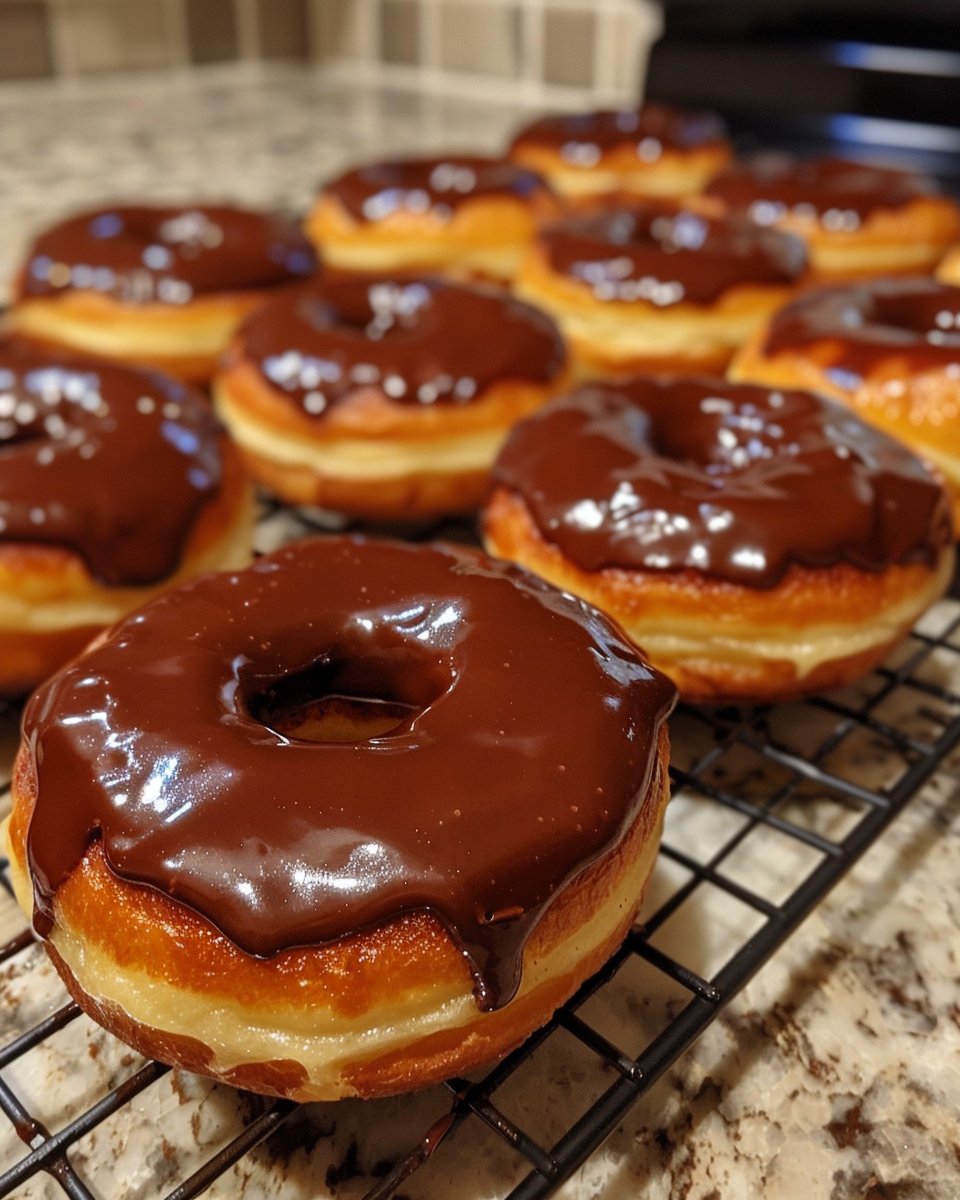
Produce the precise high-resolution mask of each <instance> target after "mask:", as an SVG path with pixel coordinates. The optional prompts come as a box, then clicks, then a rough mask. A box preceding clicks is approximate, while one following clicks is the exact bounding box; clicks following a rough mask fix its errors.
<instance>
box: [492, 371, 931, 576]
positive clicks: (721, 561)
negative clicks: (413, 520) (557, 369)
mask: <svg viewBox="0 0 960 1200" xmlns="http://www.w3.org/2000/svg"><path fill="white" fill-rule="evenodd" d="M493 478H494V483H495V485H499V486H501V487H505V488H509V489H512V490H513V491H515V492H517V493H519V494H520V495H521V496H522V497H523V499H524V500H525V501H526V504H527V506H528V508H529V509H530V512H531V513H532V515H533V519H534V521H535V522H536V524H537V527H538V529H539V530H540V532H541V534H542V535H543V537H544V538H546V539H547V540H548V541H550V542H553V543H554V544H556V545H557V546H559V547H560V549H561V550H562V551H563V553H564V554H565V555H566V556H567V557H568V558H570V559H572V560H573V561H574V562H575V563H577V565H578V566H580V567H583V568H584V569H585V570H588V571H595V570H599V569H601V568H603V567H626V568H632V569H639V570H646V571H664V572H671V571H672V572H680V571H688V570H689V571H695V572H697V573H700V574H704V575H710V576H714V577H716V578H718V579H723V580H726V581H728V582H730V583H734V584H740V585H747V586H749V587H757V588H769V587H774V586H775V585H776V584H777V583H779V582H780V580H781V579H782V578H783V576H784V574H785V573H786V571H787V569H788V568H789V567H790V565H791V564H798V565H801V566H805V567H829V566H832V565H834V564H835V563H840V562H846V563H850V564H852V565H853V566H855V567H859V568H861V569H862V570H866V571H881V570H883V569H884V568H885V567H887V566H889V565H890V564H891V563H903V562H912V561H915V560H917V561H923V562H930V563H932V562H934V561H936V559H937V557H938V555H939V553H940V551H941V550H942V548H943V547H944V546H946V545H948V544H949V542H950V539H951V527H950V510H949V505H948V502H947V498H946V496H945V494H944V492H943V489H942V488H941V487H940V486H939V485H938V484H937V482H936V481H935V480H934V478H933V477H932V476H931V475H930V473H929V472H928V471H927V470H926V469H925V468H924V466H923V465H922V463H921V462H920V461H919V459H917V458H916V457H914V455H912V454H911V453H910V452H909V451H908V450H907V449H905V448H904V447H903V446H901V445H900V444H899V443H898V442H895V441H894V440H893V439H892V438H888V437H886V436H885V435H884V434H882V433H880V432H878V431H877V430H874V429H871V428H870V427H868V426H867V425H865V424H863V422H862V421H860V420H858V419H857V418H856V417H855V416H853V415H852V414H851V413H850V412H849V411H848V410H847V409H845V408H843V407H841V406H840V405H838V404H834V403H833V402H831V401H829V400H825V399H823V398H822V397H819V396H815V395H813V394H812V393H810V392H799V391H770V390H768V389H767V388H761V387H753V386H747V385H742V384H734V383H726V382H724V381H722V380H711V379H675V380H654V379H634V380H630V381H628V382H624V383H618V384H610V385H591V386H588V387H584V388H581V389H580V390H579V391H577V392H575V393H574V394H573V395H571V396H569V397H567V398H565V399H563V400H561V401H559V402H556V403H554V404H551V405H549V406H548V407H547V408H545V409H542V410H541V411H540V412H539V413H537V414H536V415H535V416H533V417H532V418H530V419H528V420H527V421H524V422H522V423H521V424H520V425H519V426H518V427H517V428H516V429H515V430H514V431H513V433H512V434H511V436H510V438H509V439H508V441H507V444H506V445H505V446H504V448H503V450H502V452H501V454H500V457H499V459H498V461H497V463H496V465H495V467H494V472H493Z"/></svg>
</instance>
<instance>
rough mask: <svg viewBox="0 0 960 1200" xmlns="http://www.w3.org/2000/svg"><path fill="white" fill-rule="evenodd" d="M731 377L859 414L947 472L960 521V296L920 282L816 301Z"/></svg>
mask: <svg viewBox="0 0 960 1200" xmlns="http://www.w3.org/2000/svg"><path fill="white" fill-rule="evenodd" d="M730 375H731V378H733V379H740V380H752V381H754V382H757V383H765V384H768V385H771V386H773V387H802V388H812V389H814V390H816V391H820V392H824V393H825V394H826V395H828V396H833V397H834V398H835V399H837V400H839V401H841V402H842V403H843V404H845V405H847V407H848V408H852V409H854V410H855V411H856V412H857V413H858V414H859V415H860V416H861V417H862V418H863V419H864V420H865V421H868V422H869V423H870V424H871V425H876V426H877V427H878V428H880V429H884V430H886V432H887V433H891V434H893V435H894V436H895V437H897V438H899V439H900V440H901V441H902V442H905V443H906V444H907V445H908V446H910V447H911V448H912V449H913V450H915V451H916V452H917V453H918V454H921V455H922V456H923V457H924V458H927V459H929V460H930V461H931V462H932V463H934V464H935V465H936V466H937V467H938V468H939V469H940V471H942V473H943V475H944V477H945V478H946V480H947V484H948V486H949V488H950V491H951V494H952V496H953V503H954V510H955V514H956V515H957V517H958V518H960V288H955V287H950V286H948V285H947V284H943V283H937V282H935V281H934V280H933V279H925V278H915V279H878V280H875V281H873V282H870V283H862V284H859V285H855V286H849V287H835V288H824V289H822V290H819V291H815V292H811V293H810V294H809V295H806V296H803V297H801V298H800V299H798V300H795V301H794V302H793V303H792V304H790V305H788V306H787V307H786V308H784V309H782V310H781V311H780V312H778V313H776V314H774V316H773V317H772V318H771V320H770V323H769V325H768V327H767V328H765V329H763V330H760V331H759V332H758V333H757V335H756V336H755V337H754V338H753V339H752V340H751V341H750V342H749V343H748V344H747V345H746V346H745V347H744V348H743V350H742V351H741V353H740V354H739V355H738V356H737V358H736V359H735V360H734V362H733V363H732V364H731V367H730Z"/></svg>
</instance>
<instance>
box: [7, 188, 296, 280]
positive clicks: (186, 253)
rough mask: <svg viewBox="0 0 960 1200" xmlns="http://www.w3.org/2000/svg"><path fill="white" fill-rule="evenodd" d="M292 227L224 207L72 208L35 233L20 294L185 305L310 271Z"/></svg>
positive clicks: (279, 220) (277, 219)
mask: <svg viewBox="0 0 960 1200" xmlns="http://www.w3.org/2000/svg"><path fill="white" fill-rule="evenodd" d="M316 270H317V260H316V255H315V253H314V250H313V248H312V247H311V245H310V243H309V242H308V241H307V239H306V237H305V236H304V234H303V233H301V231H300V229H299V227H298V226H297V225H296V224H295V223H294V222H293V221H288V220H286V219H284V218H282V217H279V216H275V215H272V214H268V213H259V212H250V211H248V210H245V209H241V208H230V207H227V206H225V205H216V206H213V205H196V206H194V207H192V208H169V207H162V208H161V207H147V206H138V207H128V206H124V207H118V208H108V209H102V210H100V211H98V212H86V213H81V214H79V215H78V216H76V217H71V218H70V219H69V220H67V221H64V222H62V223H61V224H60V225H55V226H54V227H53V228H52V229H49V230H48V231H47V232H46V233H43V234H41V235H40V237H38V238H37V240H36V241H35V242H34V244H33V246H32V247H31V249H30V253H29V257H28V258H27V262H26V265H25V266H24V268H23V271H22V273H21V276H20V280H19V291H20V295H21V297H28V296H49V295H52V294H55V293H57V292H63V291H68V290H71V291H94V292H102V293H103V294H104V295H107V296H112V297H113V298H114V299H116V300H122V301H123V302H124V303H126V304H147V303H160V304H186V303H187V302H188V301H189V300H192V299H193V298H194V296H197V295H201V294H204V293H209V292H233V291H247V290H251V289H256V288H269V287H274V286H277V285H279V284H284V283H290V282H291V281H293V280H297V279H303V278H304V277H305V276H309V275H312V274H314V272H315V271H316Z"/></svg>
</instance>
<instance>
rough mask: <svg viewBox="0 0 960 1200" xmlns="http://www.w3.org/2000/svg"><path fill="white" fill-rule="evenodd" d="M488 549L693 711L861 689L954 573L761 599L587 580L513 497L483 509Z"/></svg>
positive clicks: (687, 578) (827, 581)
mask: <svg viewBox="0 0 960 1200" xmlns="http://www.w3.org/2000/svg"><path fill="white" fill-rule="evenodd" d="M483 540H484V545H485V546H486V548H487V550H488V551H489V553H491V554H494V555H496V556H497V557H499V558H504V559H506V560H508V561H510V562H517V563H521V564H522V565H524V566H525V567H527V568H528V569H529V570H531V571H534V572H536V574H538V575H540V576H541V577H542V578H544V579H546V580H548V581H549V582H550V583H552V584H553V585H554V586H555V587H559V588H563V589H564V590H565V591H568V592H571V593H572V594H573V595H575V596H580V597H581V598H582V599H584V600H586V601H587V602H588V603H590V604H593V605H595V606H596V607H597V608H599V609H600V610H601V612H606V613H608V614H609V615H610V616H611V617H613V618H614V619H615V620H616V621H617V622H618V623H619V624H620V625H621V626H622V627H623V629H624V630H625V631H626V633H627V635H628V637H630V639H631V640H632V641H633V642H635V643H636V644H637V645H639V646H642V647H643V649H644V651H645V653H646V654H648V655H649V657H650V660H651V662H653V663H654V664H655V665H656V666H657V667H658V668H659V669H660V670H661V671H663V672H664V674H666V675H669V676H670V678H671V679H672V680H673V681H674V683H675V684H676V685H677V688H678V689H679V691H680V694H681V695H682V696H683V697H684V699H685V700H688V701H690V702H693V703H701V704H720V703H737V704H740V703H752V702H757V703H767V702H769V701H770V700H772V699H776V700H788V699H793V698H795V697H799V696H804V695H809V694H811V693H815V692H821V691H825V690H828V689H830V688H836V687H844V686H846V685H848V684H850V683H852V682H854V681H855V680H856V679H858V678H860V677H861V676H863V675H864V674H866V673H867V672H868V671H870V670H872V669H873V668H874V667H875V666H877V665H878V664H879V663H881V662H882V661H883V659H884V658H885V657H886V656H887V654H888V653H889V652H890V651H891V650H892V649H893V647H894V646H896V645H897V644H898V643H899V642H900V641H901V640H902V639H903V637H904V636H905V635H906V634H907V633H908V632H909V630H910V629H911V628H912V626H913V625H914V624H915V622H916V620H917V618H918V617H919V616H920V614H921V613H923V612H924V611H925V610H926V609H927V608H929V606H930V605H931V604H932V603H933V602H934V601H935V600H937V599H939V597H940V596H942V595H943V593H944V592H945V591H946V589H947V587H948V586H949V583H950V579H951V578H952V574H953V565H954V556H953V553H952V551H948V552H946V553H945V554H944V555H943V556H942V558H941V561H940V562H939V563H938V564H937V567H936V569H935V570H933V571H931V570H930V568H929V567H927V566H926V565H925V564H923V563H910V564H905V565H894V566H891V567H889V568H888V569H887V570H885V571H884V572H883V573H882V574H871V573H867V572H864V571H857V570H856V569H855V568H853V567H850V566H847V565H846V564H837V565H836V566H834V567H830V568H827V569H822V570H812V569H809V568H803V567H796V566H795V567H793V568H791V570H790V572H789V573H788V574H787V576H786V577H785V578H784V579H783V581H782V582H781V583H780V584H778V585H777V586H776V587H775V588H772V589H763V590H758V589H755V588H749V587H738V586H737V585H735V584H732V583H728V582H726V581H724V580H719V579H709V578H705V577H704V576H702V575H698V574H695V573H693V572H687V573H682V574H681V573H678V574H670V575H664V574H662V573H658V572H654V571H637V570H628V569H625V568H622V567H606V568H603V569H602V570H599V571H585V570H583V569H582V568H580V567H578V566H577V565H576V564H575V563H573V562H572V561H571V560H570V559H568V558H566V556H565V555H564V554H563V553H562V552H561V550H560V549H559V548H558V547H557V546H556V545H554V544H553V543H551V542H548V541H547V540H546V539H545V538H544V537H543V535H542V534H541V533H540V531H539V529H538V527H537V525H536V523H535V522H534V520H533V518H532V515H531V513H530V511H529V509H528V508H527V506H526V504H525V502H524V500H523V498H522V497H521V496H519V495H517V494H516V493H514V492H511V491H508V490H506V489H504V488H497V489H495V490H494V492H493V494H492V495H491V497H490V499H489V501H488V503H487V506H486V508H485V510H484V516H483ZM867 618H869V619H867Z"/></svg>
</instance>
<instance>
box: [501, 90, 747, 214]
mask: <svg viewBox="0 0 960 1200" xmlns="http://www.w3.org/2000/svg"><path fill="white" fill-rule="evenodd" d="M509 153H510V157H511V158H512V159H513V160H514V162H518V163H520V164H521V165H523V166H525V167H530V168H532V169H533V170H535V171H539V172H540V173H541V174H542V175H544V176H545V177H546V178H547V179H549V180H550V182H551V184H552V185H553V186H554V187H555V188H556V190H557V191H558V192H560V193H561V195H563V196H566V197H567V198H568V199H571V200H574V201H580V200H594V199H596V198H598V197H604V196H610V195H620V196H621V197H622V196H666V197H680V196H690V195H693V194H694V193H696V192H699V191H700V190H701V189H702V188H703V186H704V185H705V184H706V183H707V182H708V181H709V180H710V179H711V178H712V177H713V176H714V175H716V173H717V172H718V171H720V170H721V169H722V168H723V167H725V166H726V164H727V163H728V162H729V160H730V155H731V149H730V142H729V139H728V137H727V130H726V126H725V125H724V123H723V121H722V120H721V119H720V117H719V116H717V114H716V113H712V112H703V111H693V110H686V109H680V108H673V107H672V106H670V105H668V104H653V103H648V104H644V105H643V106H642V107H641V108H639V109H625V110H619V111H602V112H585V113H561V114H559V115H553V116H547V117H541V118H540V119H539V120H537V121H534V122H533V123H532V124H530V125H527V126H526V127H525V128H524V129H521V130H520V132H519V133H518V134H517V135H516V136H515V137H514V139H513V143H512V144H511V146H510V151H509Z"/></svg>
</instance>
